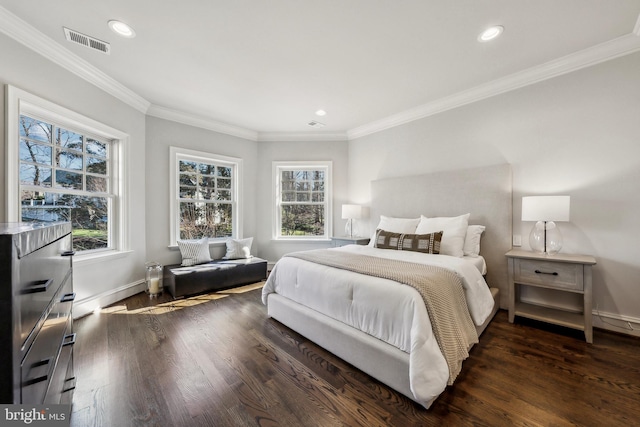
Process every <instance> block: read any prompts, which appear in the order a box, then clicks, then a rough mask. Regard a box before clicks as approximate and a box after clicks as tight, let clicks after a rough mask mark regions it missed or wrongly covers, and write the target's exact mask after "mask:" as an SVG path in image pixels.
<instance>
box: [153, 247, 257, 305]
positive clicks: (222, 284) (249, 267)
mask: <svg viewBox="0 0 640 427" xmlns="http://www.w3.org/2000/svg"><path fill="white" fill-rule="evenodd" d="M266 278H267V261H266V260H264V259H261V258H256V257H254V258H249V259H234V260H222V259H220V260H214V261H211V262H208V263H205V264H198V265H192V266H189V267H182V266H181V265H180V264H175V265H166V266H164V288H165V289H166V290H167V291H168V292H169V293H170V294H171V296H173V297H174V298H178V297H182V296H187V295H194V294H199V293H203V292H210V291H216V290H220V289H226V288H231V287H234V286H240V285H246V284H248V283H255V282H259V281H261V280H265V279H266Z"/></svg>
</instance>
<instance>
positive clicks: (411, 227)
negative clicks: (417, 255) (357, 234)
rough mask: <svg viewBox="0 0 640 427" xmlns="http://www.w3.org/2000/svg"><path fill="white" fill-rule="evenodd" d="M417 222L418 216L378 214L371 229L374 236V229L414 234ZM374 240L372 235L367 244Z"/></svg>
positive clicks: (370, 244)
mask: <svg viewBox="0 0 640 427" xmlns="http://www.w3.org/2000/svg"><path fill="white" fill-rule="evenodd" d="M419 222H420V218H395V217H391V216H384V215H380V222H379V223H378V226H377V227H376V229H375V230H374V231H373V234H374V236H375V233H376V230H384V231H390V232H392V233H402V234H416V227H417V226H418V223H419ZM438 231H440V230H438ZM374 241H375V237H372V238H371V240H370V241H369V246H373V244H374Z"/></svg>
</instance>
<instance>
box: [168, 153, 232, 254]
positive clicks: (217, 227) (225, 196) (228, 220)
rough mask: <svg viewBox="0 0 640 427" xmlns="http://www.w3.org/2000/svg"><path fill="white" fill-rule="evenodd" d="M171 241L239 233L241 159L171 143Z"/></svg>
mask: <svg viewBox="0 0 640 427" xmlns="http://www.w3.org/2000/svg"><path fill="white" fill-rule="evenodd" d="M170 152H171V169H170V170H171V173H172V175H171V202H172V203H171V204H172V206H171V233H170V234H171V245H175V244H176V242H177V240H190V239H200V238H202V237H209V238H210V239H212V240H214V241H215V240H221V241H222V240H225V239H226V238H229V237H234V238H239V237H241V236H240V234H241V231H240V230H241V214H240V205H239V203H238V200H239V191H240V168H241V164H242V160H241V159H237V158H232V157H226V156H219V155H215V154H210V153H205V152H200V151H194V150H187V149H182V148H177V147H171V149H170Z"/></svg>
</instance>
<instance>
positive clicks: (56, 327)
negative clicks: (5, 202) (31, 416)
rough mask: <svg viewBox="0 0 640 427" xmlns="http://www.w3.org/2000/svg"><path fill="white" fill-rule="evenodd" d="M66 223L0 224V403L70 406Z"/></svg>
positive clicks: (68, 233)
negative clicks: (0, 367) (0, 342)
mask: <svg viewBox="0 0 640 427" xmlns="http://www.w3.org/2000/svg"><path fill="white" fill-rule="evenodd" d="M72 255H73V252H72V249H71V224H70V223H67V222H59V223H46V224H41V223H8V224H2V223H0V339H1V340H2V344H1V345H0V366H2V369H1V370H0V402H1V403H8V404H10V403H16V404H18V403H21V404H71V400H72V397H73V389H74V388H75V377H74V374H73V344H74V343H75V334H74V333H73V319H72V313H71V311H72V306H73V300H74V299H75V294H74V292H73V280H72Z"/></svg>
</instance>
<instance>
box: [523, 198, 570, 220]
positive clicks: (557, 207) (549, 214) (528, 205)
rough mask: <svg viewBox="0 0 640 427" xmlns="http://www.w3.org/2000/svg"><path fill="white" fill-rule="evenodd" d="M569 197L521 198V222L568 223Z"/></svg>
mask: <svg viewBox="0 0 640 427" xmlns="http://www.w3.org/2000/svg"><path fill="white" fill-rule="evenodd" d="M569 207H570V196H529V197H523V198H522V221H569Z"/></svg>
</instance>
